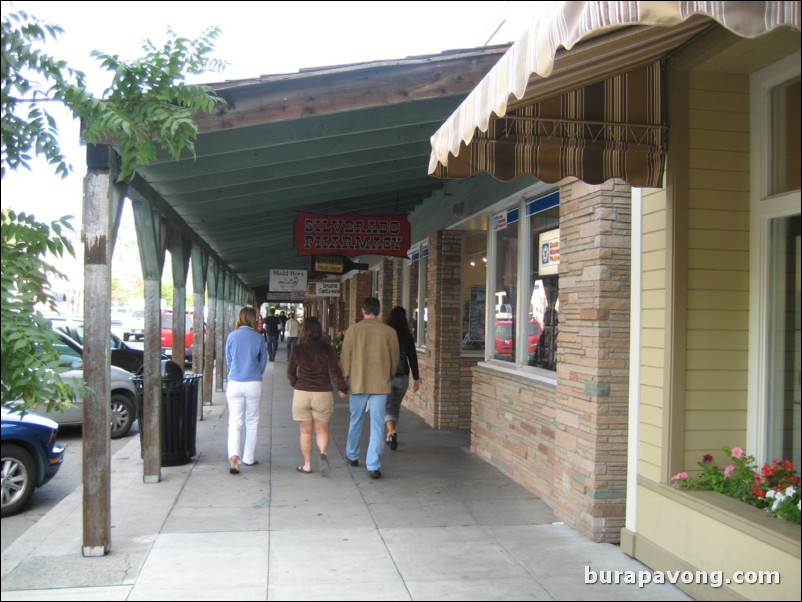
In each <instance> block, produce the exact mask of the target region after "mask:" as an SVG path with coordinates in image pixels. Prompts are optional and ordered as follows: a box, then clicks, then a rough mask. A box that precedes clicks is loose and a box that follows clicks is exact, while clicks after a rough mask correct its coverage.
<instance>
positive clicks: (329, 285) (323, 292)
mask: <svg viewBox="0 0 802 602" xmlns="http://www.w3.org/2000/svg"><path fill="white" fill-rule="evenodd" d="M340 288H341V287H340V283H339V282H315V295H317V296H318V297H339V296H340Z"/></svg>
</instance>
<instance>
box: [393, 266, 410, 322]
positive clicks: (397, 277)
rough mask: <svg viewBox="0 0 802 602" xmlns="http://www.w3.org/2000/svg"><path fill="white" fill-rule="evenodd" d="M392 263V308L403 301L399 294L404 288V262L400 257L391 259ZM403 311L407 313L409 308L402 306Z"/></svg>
mask: <svg viewBox="0 0 802 602" xmlns="http://www.w3.org/2000/svg"><path fill="white" fill-rule="evenodd" d="M390 261H391V262H392V268H391V269H392V273H393V275H392V283H391V285H392V290H393V306H395V305H403V303H404V300H403V299H402V298H401V293H402V291H403V288H404V260H403V259H401V258H400V257H393V258H392V259H391V260H390ZM404 309H406V310H407V312H409V308H408V307H406V306H404Z"/></svg>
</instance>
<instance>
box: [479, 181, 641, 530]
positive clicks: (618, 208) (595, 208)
mask: <svg viewBox="0 0 802 602" xmlns="http://www.w3.org/2000/svg"><path fill="white" fill-rule="evenodd" d="M560 197H561V198H560V255H561V264H560V325H559V338H558V341H559V343H558V352H557V353H558V357H557V375H556V376H557V379H556V388H555V386H554V385H551V384H549V382H548V379H544V380H543V381H542V382H540V381H539V380H537V379H536V378H534V375H535V374H536V372H535V371H532V372H531V375H532V376H530V375H529V374H530V373H528V372H523V371H521V372H520V373H516V372H515V371H513V370H510V369H509V368H502V367H494V366H493V364H491V363H488V364H482V365H481V366H479V367H477V368H476V369H475V370H474V372H473V400H472V423H471V430H472V436H471V447H472V449H474V451H476V453H477V454H479V455H481V456H482V457H484V458H486V459H487V460H488V461H490V462H492V463H493V464H495V465H496V466H498V467H499V468H500V469H502V470H503V471H505V472H506V473H507V474H509V475H510V476H512V477H513V478H514V479H515V480H516V481H518V482H520V483H521V484H523V485H524V486H526V487H527V488H529V489H531V490H532V491H534V492H535V493H537V494H538V495H540V496H541V497H542V498H543V499H544V500H545V501H546V502H548V503H549V504H550V505H551V506H552V508H553V509H554V511H555V513H556V514H557V515H558V516H560V518H562V519H563V520H565V521H566V522H567V523H568V524H570V525H571V526H573V527H574V528H576V529H577V530H579V531H580V532H582V533H584V534H585V535H587V536H588V537H590V538H591V539H593V540H595V541H607V542H616V541H618V540H619V538H620V529H621V527H622V526H623V524H624V506H625V497H626V460H627V414H628V379H629V290H630V271H629V270H630V224H631V212H630V189H629V187H628V186H626V185H625V184H623V183H621V182H619V181H610V182H607V183H605V184H603V185H601V186H590V185H587V184H584V183H582V182H574V183H571V184H568V185H564V186H563V187H562V188H561V190H560Z"/></svg>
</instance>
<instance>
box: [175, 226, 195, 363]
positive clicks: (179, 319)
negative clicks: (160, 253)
mask: <svg viewBox="0 0 802 602" xmlns="http://www.w3.org/2000/svg"><path fill="white" fill-rule="evenodd" d="M191 252H192V242H190V241H189V240H187V239H186V238H185V237H184V236H183V235H182V234H181V233H180V232H179V231H178V230H175V229H171V231H170V259H171V263H172V268H173V270H172V271H173V348H172V350H171V352H172V354H173V361H174V362H175V363H177V364H178V365H179V366H181V368H182V369H183V367H184V364H185V363H186V347H184V343H185V341H186V336H185V335H186V319H185V315H186V310H187V273H188V271H189V257H190V253H191Z"/></svg>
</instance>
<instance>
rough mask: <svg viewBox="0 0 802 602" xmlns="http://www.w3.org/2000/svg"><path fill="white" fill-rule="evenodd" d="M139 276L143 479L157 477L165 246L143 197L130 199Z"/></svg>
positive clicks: (161, 225)
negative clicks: (142, 323) (142, 303)
mask: <svg viewBox="0 0 802 602" xmlns="http://www.w3.org/2000/svg"><path fill="white" fill-rule="evenodd" d="M131 206H132V207H133V210H134V223H135V225H136V234H137V240H138V241H139V254H140V260H141V263H142V276H143V278H144V280H145V336H144V348H145V363H144V367H143V387H144V395H143V403H142V415H141V417H140V421H139V427H140V428H141V429H142V447H143V449H142V457H143V459H144V467H143V471H144V474H143V477H142V478H143V481H144V482H145V483H158V482H159V481H160V480H161V403H162V401H161V397H162V386H161V359H160V358H161V308H160V305H161V276H162V269H163V267H164V254H165V251H166V246H167V235H166V231H167V227H166V223H165V221H164V220H163V219H162V217H161V215H160V214H159V213H158V211H156V210H155V209H154V208H153V207H151V205H150V204H149V203H147V202H144V201H139V200H133V201H132V203H131Z"/></svg>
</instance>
